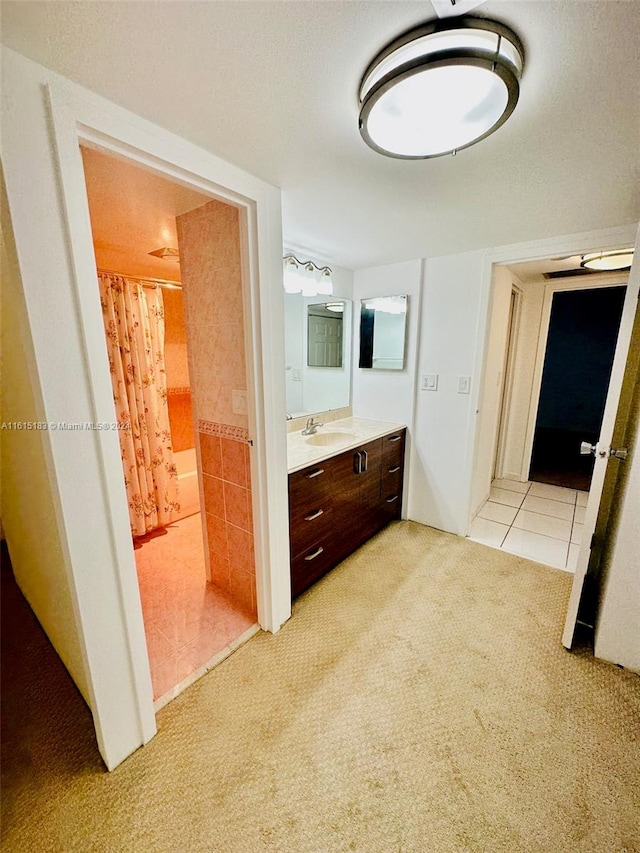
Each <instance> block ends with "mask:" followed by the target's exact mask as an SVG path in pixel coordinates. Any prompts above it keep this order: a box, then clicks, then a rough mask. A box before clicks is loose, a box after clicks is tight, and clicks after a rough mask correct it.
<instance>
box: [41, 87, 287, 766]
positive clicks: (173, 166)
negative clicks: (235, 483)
mask: <svg viewBox="0 0 640 853" xmlns="http://www.w3.org/2000/svg"><path fill="white" fill-rule="evenodd" d="M46 88H47V95H48V107H49V114H50V118H51V127H52V133H53V138H54V142H55V146H54V150H53V151H52V155H53V156H54V158H55V161H56V166H57V168H58V173H59V180H60V188H61V201H62V207H63V213H64V219H65V222H66V234H65V238H66V241H67V251H68V256H69V259H70V267H71V270H72V279H73V287H74V291H75V299H76V311H77V320H78V326H79V331H80V341H81V344H80V346H81V350H82V357H83V360H84V363H85V368H86V373H87V379H88V382H89V383H90V386H91V395H92V407H93V413H94V420H95V421H96V422H111V421H113V420H114V403H113V395H112V392H111V387H110V379H109V370H108V362H107V358H106V347H105V342H104V331H103V329H102V317H101V310H100V303H99V295H98V294H99V291H98V286H97V274H96V264H95V256H94V251H93V242H92V235H91V223H90V218H89V210H88V202H87V191H86V183H85V177H84V170H83V166H82V158H81V154H80V148H79V146H80V143H83V144H87V145H89V146H91V147H97V148H99V149H101V150H103V151H105V152H106V153H108V154H112V155H116V156H121V157H124V158H126V159H128V160H129V161H131V162H133V163H135V164H137V165H139V166H142V167H143V168H147V169H152V170H153V171H154V172H156V173H157V174H160V175H162V176H164V177H166V178H169V179H171V180H174V181H177V182H179V183H182V184H184V185H186V186H189V187H191V188H193V189H195V190H199V191H201V192H204V193H206V194H207V195H209V196H211V197H213V198H218V199H220V200H221V201H224V202H226V203H230V204H233V205H234V206H236V207H237V208H238V209H239V211H240V219H241V222H242V228H241V252H242V258H243V264H242V281H243V304H244V311H245V341H246V350H247V379H248V388H247V392H248V394H247V397H248V410H249V435H250V438H251V440H252V442H253V445H252V450H251V454H250V456H251V475H252V484H253V489H252V491H253V510H254V534H255V553H256V591H257V605H258V621H259V623H260V625H261V627H263V628H264V629H265V630H268V631H277V630H278V629H279V628H280V626H281V625H282V624H283V623H284V622H285V621H286V620H287V619H288V618H289V616H290V613H291V594H290V579H289V543H288V525H287V523H286V519H287V518H288V512H287V491H286V470H287V466H286V430H285V428H284V423H285V417H284V415H285V401H284V347H283V340H284V332H283V287H282V232H281V210H280V192H279V190H277V189H276V188H274V187H271V186H269V185H268V184H265V183H263V182H262V181H260V180H259V179H257V178H253V177H252V176H251V175H248V174H247V173H245V172H243V171H242V170H240V169H238V168H236V167H234V166H231V165H230V164H228V163H226V162H224V161H223V160H220V159H219V158H217V157H215V156H214V155H212V154H210V153H209V152H207V151H205V150H203V149H200V148H198V147H197V146H195V145H193V144H191V143H189V142H187V141H186V140H184V139H182V138H180V137H178V136H175V135H174V134H172V133H169V132H168V131H165V130H163V129H162V128H160V127H157V126H155V125H153V124H151V123H150V122H147V121H146V120H144V119H142V118H140V117H138V116H136V115H134V114H132V113H130V112H128V111H127V110H124V109H122V108H120V107H118V106H116V105H115V104H112V103H110V102H108V101H105V100H104V99H102V98H100V97H98V96H95V95H93V94H92V93H90V92H87V91H86V90H82V89H80V88H79V87H76V86H75V85H74V84H72V83H69V82H68V81H62V80H57V81H54V82H49V83H48V84H47V86H46ZM96 445H97V453H98V456H99V459H100V468H101V475H102V476H101V478H100V482H96V483H95V484H94V486H95V490H96V494H97V495H99V496H100V499H101V500H102V502H103V504H104V506H105V510H106V511H105V525H106V527H107V529H108V537H109V540H110V544H111V553H112V559H111V561H110V565H111V566H112V570H113V577H112V578H111V579H106V580H105V582H108V583H109V584H113V585H115V589H116V590H117V594H116V595H115V596H114V601H115V602H116V603H115V604H114V605H113V606H112V605H111V603H108V604H106V603H105V601H104V600H97V598H98V595H97V593H96V590H95V589H93V588H92V584H91V582H90V578H83V577H79V576H78V569H77V567H72V573H73V575H74V582H75V585H74V593H75V596H76V599H77V608H78V614H79V622H80V626H79V627H80V630H81V632H82V634H83V637H84V640H85V645H86V648H87V658H88V665H89V668H90V680H91V682H92V712H93V715H94V721H95V725H96V734H97V738H98V745H99V748H100V751H101V754H102V756H103V758H104V759H105V763H106V764H107V766H108V767H109V768H112V767H114V766H116V764H118V763H119V762H120V761H121V760H122V759H123V758H124V757H126V755H127V754H129V753H130V752H131V751H133V749H134V748H136V747H137V746H140V745H142V744H143V743H146V742H147V741H148V740H150V739H151V738H152V737H153V735H154V734H155V732H156V725H155V713H154V707H153V693H152V689H151V680H150V673H149V662H148V656H147V649H146V641H145V635H144V627H143V622H142V611H141V606H140V597H139V590H138V586H137V577H136V568H135V559H134V553H133V543H132V541H131V535H130V529H129V522H128V512H127V503H126V497H125V492H124V484H123V481H122V474H121V470H122V468H121V461H120V450H119V445H118V438H117V434H116V433H115V432H113V431H104V432H100V433H98V434H97V435H96ZM105 609H110V611H111V612H105ZM96 613H100V614H101V617H100V618H99V619H96V618H95V614H96ZM109 631H118V632H122V633H123V634H124V637H125V645H124V647H125V649H126V656H125V658H126V659H120V658H118V659H117V660H110V661H109V665H108V666H107V662H106V658H105V657H104V655H100V654H99V651H98V650H99V646H100V644H102V646H104V644H105V639H107V638H108V632H109ZM105 632H106V635H105ZM92 652H95V654H92ZM123 668H124V669H123ZM124 671H127V672H128V674H129V678H130V681H131V684H132V689H133V707H132V706H131V705H130V704H129V705H127V702H126V701H124V704H120V705H118V699H117V698H116V697H117V696H118V695H119V687H120V682H121V680H122V672H124ZM114 703H115V705H114ZM123 714H124V715H125V717H123ZM132 715H133V716H134V717H135V718H136V719H137V723H134V721H133V718H132ZM124 719H127V721H128V728H129V731H130V732H131V731H137V733H138V735H137V739H138V742H137V743H135V737H136V736H135V735H133V738H134V740H133V741H132V740H131V737H132V735H129V736H128V738H129V739H128V742H127V743H126V744H125V743H124V742H123V736H122V735H121V734H120V732H119V728H120V727H121V725H122V723H123V720H124Z"/></svg>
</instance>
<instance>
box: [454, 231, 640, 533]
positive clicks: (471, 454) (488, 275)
mask: <svg viewBox="0 0 640 853" xmlns="http://www.w3.org/2000/svg"><path fill="white" fill-rule="evenodd" d="M636 233H637V224H634V225H622V226H619V227H614V228H603V229H599V230H596V231H588V232H583V233H578V234H568V235H563V236H558V237H548V238H544V239H542V240H533V241H530V242H525V243H515V244H512V245H508V246H499V247H497V248H496V249H491V250H489V251H487V252H486V253H485V254H484V257H483V261H482V277H481V282H480V288H481V296H480V304H479V310H478V317H479V321H478V327H477V334H476V346H475V353H474V358H473V363H474V364H475V365H478V366H479V367H480V368H481V370H480V373H481V376H480V381H479V382H472V388H471V401H470V408H471V411H472V412H474V413H475V425H474V428H473V429H471V430H469V433H468V437H467V445H466V448H465V454H466V458H467V459H468V460H469V461H470V464H469V466H468V469H467V470H468V472H469V476H468V480H467V485H466V529H465V530H463V532H462V535H464V536H468V535H469V529H470V527H471V522H472V521H473V515H474V507H473V505H472V503H473V473H474V471H475V470H476V466H477V463H478V451H479V428H478V427H479V417H478V415H479V412H480V404H481V393H482V389H483V388H484V383H485V381H486V369H487V363H486V357H487V353H488V350H489V335H490V333H491V328H490V326H491V323H490V320H491V301H492V296H493V274H494V266H508V265H510V264H515V263H523V262H526V261H540V260H544V259H546V258H552V257H563V256H569V255H584V254H586V253H587V252H598V251H603V250H606V249H615V248H619V249H622V248H627V247H628V246H633V245H634V244H635V241H636ZM487 491H488V488H487Z"/></svg>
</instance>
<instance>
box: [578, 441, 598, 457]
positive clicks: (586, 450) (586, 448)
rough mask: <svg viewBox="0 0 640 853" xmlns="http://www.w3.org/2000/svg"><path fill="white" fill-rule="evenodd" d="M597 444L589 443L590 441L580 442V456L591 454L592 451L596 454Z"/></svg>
mask: <svg viewBox="0 0 640 853" xmlns="http://www.w3.org/2000/svg"><path fill="white" fill-rule="evenodd" d="M596 447H597V445H596V444H589V442H588V441H581V442H580V456H589V455H590V454H591V453H593V455H594V456H595V455H596Z"/></svg>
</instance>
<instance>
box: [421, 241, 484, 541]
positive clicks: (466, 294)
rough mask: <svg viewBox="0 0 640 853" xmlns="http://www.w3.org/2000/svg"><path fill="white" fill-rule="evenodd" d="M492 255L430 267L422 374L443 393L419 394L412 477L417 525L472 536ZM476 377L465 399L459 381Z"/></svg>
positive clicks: (445, 260) (454, 259) (436, 260)
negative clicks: (487, 264)
mask: <svg viewBox="0 0 640 853" xmlns="http://www.w3.org/2000/svg"><path fill="white" fill-rule="evenodd" d="M484 257H485V255H484V253H482V252H469V253H465V254H461V255H450V256H446V257H442V258H430V259H428V260H427V262H426V269H425V276H424V292H423V296H422V314H421V321H420V355H419V368H418V373H419V375H420V376H422V375H423V374H436V375H437V376H438V388H437V390H436V391H423V390H419V391H418V392H417V398H416V412H415V424H414V451H415V452H414V455H413V457H412V461H411V469H410V476H409V504H408V515H409V518H411V519H413V520H415V521H419V522H421V523H422V524H428V525H430V526H431V527H437V528H439V529H441V530H447V531H450V532H451V533H457V534H459V535H461V536H464V535H466V533H467V524H468V513H469V500H470V488H471V466H472V455H473V444H471V446H470V442H473V437H474V431H475V408H474V407H475V399H476V398H477V389H476V383H477V382H478V381H479V378H480V376H479V372H480V364H481V362H479V363H476V359H478V357H479V358H480V359H481V358H482V355H483V354H482V351H480V355H479V356H478V346H477V339H478V335H484V328H485V326H484V323H481V325H480V328H479V323H480V321H481V320H482V319H484V318H483V317H482V313H483V311H486V305H483V302H482V297H483V281H482V279H483V263H484ZM459 376H470V377H471V393H469V394H459V393H458V377H459Z"/></svg>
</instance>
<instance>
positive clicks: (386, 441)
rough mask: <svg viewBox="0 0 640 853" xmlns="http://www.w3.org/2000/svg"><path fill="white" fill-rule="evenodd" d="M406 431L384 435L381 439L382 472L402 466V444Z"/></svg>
mask: <svg viewBox="0 0 640 853" xmlns="http://www.w3.org/2000/svg"><path fill="white" fill-rule="evenodd" d="M406 432H407V431H406V430H405V429H401V430H398V431H397V432H392V433H390V434H389V435H385V436H384V438H383V439H382V472H383V474H384V473H385V472H386V471H388V469H389V468H394V467H395V466H396V465H402V463H403V460H404V444H405V437H406Z"/></svg>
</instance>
